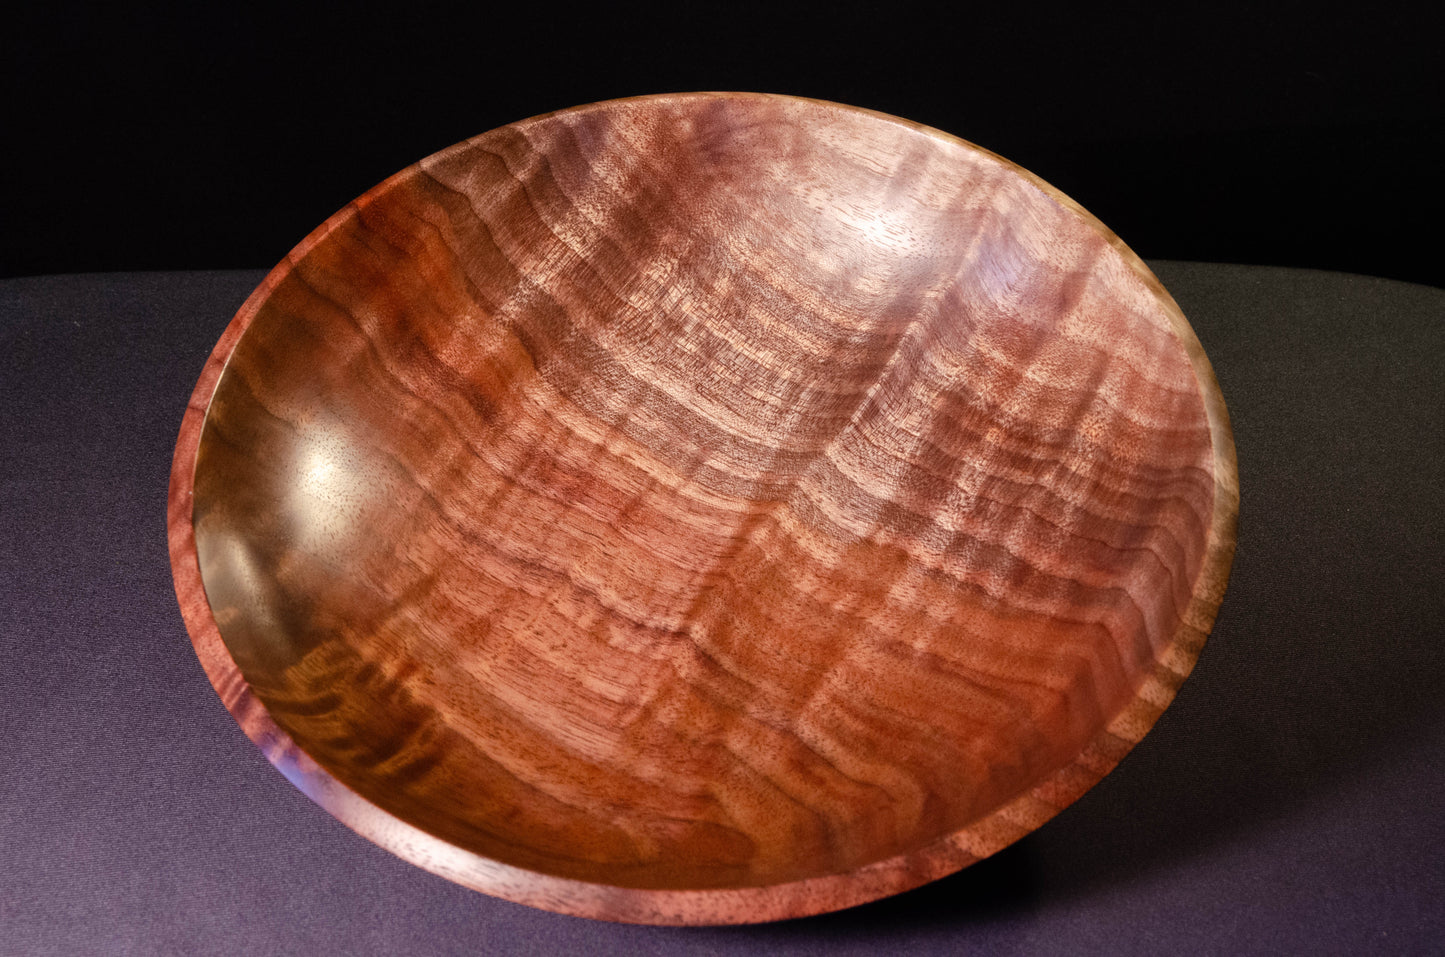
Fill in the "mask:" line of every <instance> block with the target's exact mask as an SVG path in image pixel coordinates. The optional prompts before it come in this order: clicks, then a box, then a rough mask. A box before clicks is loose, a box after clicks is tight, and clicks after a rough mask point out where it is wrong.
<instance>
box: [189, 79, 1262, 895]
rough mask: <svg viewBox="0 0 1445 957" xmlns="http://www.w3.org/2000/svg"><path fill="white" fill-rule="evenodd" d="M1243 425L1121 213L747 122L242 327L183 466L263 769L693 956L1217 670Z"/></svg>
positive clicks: (1044, 801)
mask: <svg viewBox="0 0 1445 957" xmlns="http://www.w3.org/2000/svg"><path fill="white" fill-rule="evenodd" d="M1237 502H1238V493H1237V482H1236V472H1235V464H1234V450H1233V444H1232V440H1231V438H1230V433H1229V427H1228V420H1227V415H1226V413H1225V409H1224V405H1223V402H1222V400H1221V398H1220V395H1219V391H1218V387H1217V385H1216V384H1215V382H1214V379H1213V375H1212V373H1211V371H1210V369H1209V365H1208V362H1207V360H1206V359H1205V357H1204V354H1203V352H1202V350H1201V349H1200V347H1199V344H1198V341H1197V340H1196V339H1195V337H1194V334H1193V333H1192V331H1191V330H1190V328H1189V326H1188V324H1187V323H1186V322H1185V320H1184V318H1183V316H1182V315H1181V314H1180V312H1179V310H1178V308H1177V307H1176V306H1175V304H1174V303H1173V301H1172V300H1171V299H1170V297H1169V296H1168V294H1167V293H1166V292H1164V290H1163V289H1162V288H1161V287H1160V286H1159V284H1158V283H1157V282H1156V281H1155V280H1154V279H1153V277H1152V276H1151V275H1150V274H1149V272H1148V270H1147V269H1146V268H1145V267H1144V266H1143V265H1142V264H1141V263H1140V262H1139V260H1138V258H1137V257H1135V256H1134V255H1133V254H1132V253H1131V252H1129V251H1128V249H1127V248H1125V247H1124V246H1123V244H1122V243H1120V242H1119V241H1118V240H1117V239H1116V238H1115V237H1114V236H1113V235H1112V234H1111V233H1109V232H1108V230H1106V229H1105V228H1104V227H1102V226H1101V225H1100V224H1099V223H1098V222H1097V221H1096V220H1094V219H1093V218H1092V217H1090V216H1088V214H1087V213H1084V212H1083V211H1082V210H1081V209H1079V208H1078V207H1077V206H1076V205H1075V204H1073V203H1072V202H1071V201H1069V200H1067V199H1066V198H1065V197H1063V196H1062V195H1060V194H1059V193H1057V192H1056V191H1054V190H1052V189H1051V188H1049V187H1047V186H1046V185H1045V184H1043V183H1041V182H1040V181H1038V180H1037V179H1036V178H1034V177H1032V176H1031V175H1029V174H1027V173H1025V172H1023V171H1021V170H1019V169H1018V168H1017V167H1014V166H1012V165H1010V164H1008V163H1006V162H1004V161H1002V160H1000V159H999V158H997V157H995V156H993V155H991V154H989V153H986V152H985V151H982V150H979V149H977V148H976V147H973V146H971V145H969V144H967V143H964V142H962V141H960V140H956V139H954V138H952V137H949V136H947V135H945V134H941V133H938V132H936V131H932V130H928V129H925V128H922V127H918V126H915V125H913V124H909V123H906V122H902V121H898V120H894V119H892V118H888V117H883V116H880V115H878V114H873V113H869V112H866V111H862V110H856V109H852V108H847V107H841V106H838V105H835V104H826V103H818V102H813V101H805V100H797V99H791V98H784V97H772V96H762V95H742V94H726V95H719V94H697V95H677V96H664V97H647V98H639V99H635V100H624V101H614V102H609V103H603V104H597V105H593V106H589V107H582V108H578V109H576V110H569V111H563V112H560V113H556V114H551V115H548V116H544V117H539V118H535V119H532V120H528V121H524V122H521V123H517V124H514V125H511V126H508V127H503V128H501V129H498V130H495V131H492V132H490V133H487V134H484V135H483V136H480V137H477V138H476V139H473V140H470V141H468V142H466V143H463V144H460V145H458V146H456V147H454V148H452V149H450V150H447V151H445V152H442V153H439V154H437V155H436V156H433V157H430V158H429V159H426V160H424V161H422V162H421V163H419V164H417V165H416V166H414V167H411V168H409V169H407V170H405V171H403V172H402V173H400V174H398V175H397V176H395V177H393V178H392V179H390V180H388V181H387V182H386V183H384V184H382V185H381V186H378V187H377V188H376V189H374V190H372V191H371V192H369V193H368V194H366V195H365V196H363V197H362V198H361V199H359V200H358V201H356V202H355V203H353V204H352V205H350V206H348V207H347V208H346V209H345V210H343V211H342V212H340V213H338V214H337V215H336V216H335V217H333V218H332V219H331V220H330V221H328V222H327V223H326V224H325V225H324V226H322V227H321V228H320V229H319V230H318V231H317V232H316V233H315V234H313V235H312V236H311V237H310V238H308V239H307V240H306V241H305V242H304V243H302V245H301V246H299V247H298V248H297V249H296V250H295V251H294V252H293V253H292V254H291V255H290V257H288V259H287V260H286V261H285V262H283V263H282V264H281V265H280V266H279V267H277V269H276V270H275V271H274V272H273V273H272V274H271V275H270V276H269V277H268V278H267V280H266V282H265V283H264V284H263V285H262V286H261V287H260V288H259V289H258V290H257V291H256V293H255V294H254V295H253V296H252V297H251V299H250V300H249V301H248V302H247V303H246V305H245V306H244V307H243V308H242V310H241V312H240V313H239V314H238V315H237V317H236V319H235V320H234V321H233V323H232V324H231V326H230V327H229V328H228V330H227V332H226V334H225V336H224V337H223V338H222V340H221V342H220V343H219V344H218V345H217V347H216V350H215V353H214V354H213V356H212V358H211V361H210V363H209V364H208V365H207V367H206V370H205V372H204V373H203V375H202V377H201V381H200V382H199V383H198V385H197V387H196V391H195V395H194V397H193V399H192V402H191V405H190V407H189V409H188V412H187V415H186V419H185V422H184V423H183V426H182V429H181V436H180V439H179V442H178V445H177V449H176V455H175V465H174V470H173V474H172V486H171V498H170V515H169V530H170V540H171V553H172V562H173V567H174V570H175V577H176V584H177V592H178V595H179V598H180V602H181V606H182V609H183V612H184V614H185V617H186V620H187V623H188V626H189V628H190V630H191V634H192V637H193V639H194V642H195V645H196V650H197V653H198V655H199V656H200V658H201V661H202V663H203V664H204V665H205V667H206V670H207V672H208V674H209V675H210V677H211V680H212V682H213V683H214V684H215V686H216V689H217V691H218V692H219V693H220V695H221V697H222V699H223V700H224V701H225V703H226V705H227V707H229V708H230V709H231V711H232V713H233V714H234V715H235V716H236V719H237V720H238V721H239V722H240V724H241V726H242V727H243V728H244V729H245V730H246V732H247V733H248V734H249V735H250V736H251V737H252V738H253V739H255V740H256V741H257V743H258V744H260V745H261V747H262V748H263V749H264V750H265V752H266V754H267V756H268V757H269V758H270V759H271V760H272V762H273V763H275V764H276V765H277V766H278V767H280V768H281V769H282V770H283V771H284V772H285V773H286V774H287V776H288V777H289V778H290V779H291V780H292V781H293V782H294V783H296V784H297V786H299V787H300V788H301V789H302V790H304V791H306V793H308V794H309V795H311V796H312V797H313V798H315V799H316V800H317V801H318V802H319V803H321V804H322V805H323V806H324V807H326V808H327V809H328V810H330V811H331V812H332V813H333V814H335V815H336V816H337V817H338V818H340V819H341V820H343V821H345V822H346V823H347V824H349V825H350V826H352V827H353V828H355V829H356V830H358V831H359V832H360V833H362V834H364V835H366V836H367V837H370V838H372V839H373V840H376V841H377V842H378V843H380V844H382V845H383V846H385V847H388V848H389V849H391V850H393V851H395V852H396V853H398V854H400V855H402V856H403V857H406V858H408V859H410V860H413V861H415V862H416V863H419V864H421V865H422V866H424V867H427V868H430V869H432V870H434V871H436V872H438V873H441V874H443V875H445V876H447V877H449V878H451V879H453V880H457V881H460V882H462V883H465V884H468V885H470V886H473V887H477V888H479V889H481V890H484V891H487V892H489V893H493V894H497V895H499V896H502V897H506V898H509V899H512V900H516V901H521V902H524V903H528V904H532V905H535V906H540V907H545V908H549V909H553V910H559V911H563V912H567V913H573V914H581V915H585V916H592V917H602V918H608V919H615V920H628V921H645V922H655V923H721V922H741V921H756V920H771V919H777V918H782V917H790V916H798V915H802V914H809V913H817V912H820V911H824V910H829V909H834V908H838V907H844V906H849V905H851V904H855V903H859V902H862V901H866V900H871V899H875V898H877V897H881V896H884V895H887V894H891V893H896V892H898V891H900V890H904V889H906V888H908V887H912V886H915V885H917V884H919V883H922V882H924V881H927V880H931V879H933V878H936V877H939V876H942V875H943V874H946V873H950V872H952V871H954V870H957V869H958V868H959V867H962V866H965V865H966V864H968V863H970V862H971V861H974V860H976V859H978V858H980V857H983V856H986V855H988V854H991V853H993V852H994V851H996V850H998V849H999V848H1001V847H1003V846H1005V845H1007V844H1008V843H1010V842H1012V841H1013V840H1016V839H1017V838H1018V837H1020V836H1022V835H1023V834H1025V833H1027V832H1028V831H1030V830H1032V829H1033V828H1035V827H1037V826H1039V825H1040V824H1042V823H1043V822H1044V821H1046V820H1047V819H1048V818H1050V817H1051V816H1053V815H1054V814H1055V813H1057V811H1058V810H1059V809H1060V808H1062V807H1064V806H1065V805H1067V804H1068V803H1069V802H1071V801H1073V800H1074V799H1076V798H1077V797H1078V796H1079V795H1080V794H1082V793H1083V791H1084V790H1086V789H1087V788H1088V787H1090V786H1091V785H1092V784H1093V783H1095V782H1096V781H1097V780H1098V779H1099V778H1100V777H1102V776H1103V775H1104V774H1105V773H1107V772H1108V771H1109V770H1110V769H1111V768H1112V767H1113V766H1114V765H1115V764H1116V763H1117V762H1118V760H1119V759H1120V758H1121V757H1122V756H1123V754H1124V753H1125V752H1126V751H1127V750H1128V748H1129V747H1130V746H1131V745H1132V744H1133V743H1135V742H1136V741H1137V740H1138V739H1139V738H1140V737H1142V735H1143V734H1144V733H1145V732H1146V731H1147V730H1148V728H1149V727H1150V726H1151V725H1152V724H1153V722H1154V720H1155V719H1156V718H1157V717H1158V715H1159V714H1160V713H1161V711H1162V710H1163V708H1164V707H1165V706H1166V705H1167V704H1168V703H1169V701H1170V700H1171V699H1172V697H1173V695H1174V692H1175V691H1176V689H1177V688H1178V686H1179V684H1180V682H1181V681H1182V680H1183V679H1184V677H1185V676H1186V675H1187V674H1188V672H1189V670H1190V668H1191V667H1192V665H1193V663H1194V660H1195V658H1196V657H1197V655H1198V653H1199V650H1200V647H1201V646H1202V644H1203V641H1204V638H1205V636H1206V634H1207V633H1208V630H1209V628H1210V626H1211V624H1212V621H1213V618H1214V614H1215V612H1216V610H1217V608H1218V605H1219V602H1220V600H1221V598H1222V596H1223V590H1224V585H1225V581H1226V578H1227V575H1228V569H1229V564H1230V560H1231V556H1232V552H1233V542H1234V521H1235V515H1236V512H1237Z"/></svg>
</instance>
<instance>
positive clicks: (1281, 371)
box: [0, 262, 1445, 957]
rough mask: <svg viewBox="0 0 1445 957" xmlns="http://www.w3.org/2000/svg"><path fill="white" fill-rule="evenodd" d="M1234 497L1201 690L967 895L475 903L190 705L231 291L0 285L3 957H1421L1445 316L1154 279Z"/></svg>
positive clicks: (1438, 920)
mask: <svg viewBox="0 0 1445 957" xmlns="http://www.w3.org/2000/svg"><path fill="white" fill-rule="evenodd" d="M1154 265H1155V268H1156V270H1157V272H1158V274H1159V276H1160V278H1161V279H1162V280H1163V281H1164V283H1165V285H1166V286H1168V287H1169V289H1170V290H1171V291H1172V292H1173V293H1174V295H1175V297H1176V298H1177V299H1178V300H1179V302H1180V304H1181V305H1182V306H1183V308H1184V311H1185V313H1186V314H1187V315H1188V316H1189V317H1190V320H1191V321H1192V322H1193V324H1194V326H1195V329H1196V330H1197V331H1198V333H1199V336H1200V338H1201V339H1202V340H1203V342H1204V346H1205V348H1206V350H1207V351H1208V352H1209V355H1210V357H1211V359H1212V361H1213V362H1214V366H1215V369H1216V371H1217V373H1218V376H1219V380H1220V383H1221V386H1222V387H1223V390H1224V395H1225V398H1226V400H1227V402H1228V403H1229V407H1230V411H1231V414H1232V416H1233V421H1234V429H1235V436H1236V439H1237V442H1238V448H1239V471H1240V479H1241V484H1242V490H1243V504H1242V509H1241V515H1240V537H1239V550H1238V555H1237V557H1236V561H1235V565H1234V571H1233V577H1232V579H1231V582H1230V587H1229V592H1228V594H1227V595H1226V597H1225V600H1224V605H1223V608H1222V611H1221V614H1220V617H1219V621H1218V624H1217V626H1216V628H1215V632H1214V636H1213V637H1212V638H1211V640H1210V642H1209V645H1208V646H1207V647H1206V648H1205V651H1204V654H1203V656H1202V657H1201V659H1200V661H1199V665H1198V668H1197V670H1196V671H1195V674H1194V676H1193V677H1192V678H1191V679H1190V680H1189V681H1188V682H1187V683H1186V684H1185V686H1184V689H1183V691H1182V692H1181V693H1180V695H1179V697H1178V699H1177V701H1176V702H1175V704H1174V706H1173V707H1172V708H1171V709H1170V710H1169V712H1168V713H1166V715H1165V716H1164V718H1163V719H1162V720H1161V721H1160V722H1159V724H1158V726H1157V727H1156V728H1155V729H1154V731H1153V732H1152V733H1151V734H1150V735H1149V736H1148V737H1147V738H1146V739H1145V740H1144V742H1143V743H1142V744H1141V745H1139V747H1138V748H1137V749H1136V750H1135V752H1134V753H1133V754H1132V755H1130V756H1129V757H1128V758H1127V759H1126V760H1125V761H1124V763H1123V764H1122V765H1121V766H1120V767H1119V769H1118V770H1117V771H1116V772H1115V773H1113V774H1111V775H1110V776H1109V777H1107V778H1106V779H1105V780H1104V781H1103V782H1102V783H1101V784H1099V785H1098V786H1097V787H1096V788H1094V790H1093V791H1091V792H1090V793H1089V794H1087V795H1086V796H1085V797H1084V798H1083V799H1082V800H1080V801H1079V802H1078V803H1077V804H1075V805H1074V806H1073V807H1071V808H1069V809H1068V810H1066V811H1065V812H1064V813H1063V814H1061V815H1060V816H1059V817H1058V818H1057V819H1055V820H1054V821H1053V822H1051V823H1050V824H1048V825H1046V826H1045V827H1044V828H1042V829H1041V830H1039V831H1038V832H1036V833H1035V834H1033V835H1031V836H1030V837H1028V838H1026V839H1025V840H1023V841H1021V842H1019V843H1018V844H1016V845H1014V846H1013V847H1011V848H1009V849H1008V850H1006V851H1004V852H1002V853H1000V854H999V855H997V856H996V857H994V858H992V859H991V860H988V861H985V862H983V863H981V864H978V865H976V866H974V867H972V868H970V869H968V870H966V871H964V872H962V873H960V874H958V875H956V876H954V877H951V878H948V879H945V880H942V881H938V882H936V883H934V884H932V885H929V886H927V887H924V888H921V889H919V890H917V891H914V892H912V893H908V894H904V895H900V896H898V897H895V898H892V899H889V900H886V901H882V902H878V903H875V904H870V905H867V906H863V907H859V908H855V909H853V910H850V911H844V912H841V913H837V914H832V915H824V916H820V917H815V918H809V919H806V920H798V921H790V922H785V923H780V924H773V925H763V926H755V927H741V928H701V929H676V928H651V927H630V926H623V925H614V924H607V923H600V922H594V921H588V920H582V919H577V918H570V917H562V916H558V915H554V914H548V913H544V912H541V911H536V910H531V909H529V908H526V907H522V906H518V905H515V904H510V903H507V902H504V901H500V900H494V899H491V898H488V897H486V896H483V895H481V894H477V893H475V892H472V891H469V890H466V889H463V888H461V887H458V886H456V885H453V884H451V883H448V882H447V881H445V880H442V879H441V878H438V877H434V876H432V875H431V874H428V873H426V872H424V871H422V870H420V869H418V868H416V867H413V866H411V865H410V864H407V863H405V862H403V861H401V860H400V859H398V858H396V857H393V856H392V855H390V854H388V853H387V852H385V851H382V850H380V849H379V848H377V847H375V846H373V845H372V844H370V843H369V842H367V841H366V840H364V839H362V838H360V837H358V836H356V835H355V834H353V833H352V832H351V831H349V830H347V829H346V828H345V827H343V826H342V825H341V824H339V823H337V822H336V821H335V820H333V819H332V818H331V817H330V816H329V815H328V814H326V812H324V811H322V810H321V809H320V808H319V807H317V806H315V805H313V804H312V803H311V802H310V801H308V800H307V799H306V798H305V797H303V796H302V795H301V794H300V792H298V791H296V790H295V789H294V788H292V787H291V785H290V784H288V783H287V782H286V780H285V779H284V778H282V777H281V775H280V774H279V773H277V772H276V771H275V770H274V769H272V768H271V767H270V765H268V764H267V763H266V761H265V760H264V759H263V758H262V757H261V754H260V753H259V752H258V751H257V750H256V748H254V747H253V746H252V745H251V743H250V742H249V741H248V740H246V738H245V737H244V736H243V735H242V733H241V732H240V730H239V729H238V728H237V727H236V725H235V723H234V722H233V721H232V720H231V718H230V716H229V715H228V714H227V713H226V710H225V708H224V707H222V705H221V703H220V701H219V700H218V699H217V698H216V696H215V694H214V693H213V692H212V690H211V687H210V685H209V684H208V683H207V681H206V678H205V675H204V674H203V673H202V671H201V668H200V666H199V664H198V663H197V661H196V659H195V656H194V655H193V653H192V651H191V647H190V642H189V640H188V639H187V636H186V631H185V626H184V623H183V622H182V619H181V616H180V613H179V611H178V610H177V607H176V602H175V598H174V594H173V592H172V588H171V576H170V567H169V562H168V558H167V552H166V541H165V499H166V483H167V478H168V473H169V468H170V459H171V451H172V448H173V445H174V442H175V438H176V431H177V427H178V426H179V423H180V418H181V412H182V409H183V408H184V406H185V402H186V400H187V398H188V397H189V394H190V391H191V388H192V386H193V385H194V383H195V380H196V377H197V375H198V373H199V372H200V369H201V365H202V363H203V362H204V360H205V358H206V356H207V354H208V353H209V351H210V349H211V347H212V345H213V344H214V343H215V341H216V339H217V337H218V336H219V335H220V333H221V330H222V329H223V328H224V326H225V325H226V323H227V321H228V320H229V319H230V317H231V315H232V314H233V313H234V312H235V310H236V308H237V307H238V306H239V305H240V303H241V301H242V300H243V299H244V298H245V296H246V295H247V293H248V292H249V291H250V290H251V289H252V288H253V287H254V286H255V284H256V283H257V282H258V281H259V280H260V278H261V273H258V272H254V271H247V272H206V273H148V274H112V275H79V276H57V277H42V278H35V279H20V280H10V281H5V282H0V442H3V446H0V453H3V454H0V609H3V613H0V953H3V954H23V955H31V954H37V955H43V954H63V955H73V954H146V955H152V954H186V955H191V954H211V953H216V954H236V953H246V954H273V953H274V954H289V953H303V952H304V953H316V954H372V953H375V954H408V955H429V954H472V953H490V954H510V953H519V954H535V953H569V954H570V953H586V954H588V955H592V957H602V955H608V954H619V955H620V954H626V955H636V954H669V955H672V954H682V955H686V954H753V953H779V954H829V955H839V954H855V953H869V954H872V953H901V952H905V951H906V952H908V953H910V954H933V953H939V954H942V953H950V954H953V953H960V952H974V951H976V952H979V953H987V954H1015V953H1028V954H1051V953H1067V954H1093V953H1097V954H1111V955H1118V954H1133V953H1149V954H1158V953H1175V952H1187V953H1210V954H1213V953H1217V954H1241V953H1268V954H1278V953H1309V954H1331V953H1372V954H1375V953H1380V954H1391V953H1428V952H1435V953H1439V952H1441V949H1442V948H1445V797H1442V796H1445V707H1442V704H1441V695H1442V691H1445V624H1442V623H1445V600H1442V593H1445V576H1442V573H1441V572H1442V560H1441V559H1442V542H1445V528H1442V505H1441V501H1442V485H1445V414H1442V409H1445V372H1442V370H1445V291H1442V290H1439V289H1434V288H1427V287H1422V286H1411V285H1405V284H1401V283H1395V282H1389V281H1384V280H1378V279H1371V278H1366V277H1359V276H1349V275H1341V274H1333V273H1322V272H1311V271H1305V270H1285V269H1272V268H1260V267H1241V266H1220V265H1206V264H1197V263H1176V262H1161V263H1156V264H1154Z"/></svg>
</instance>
